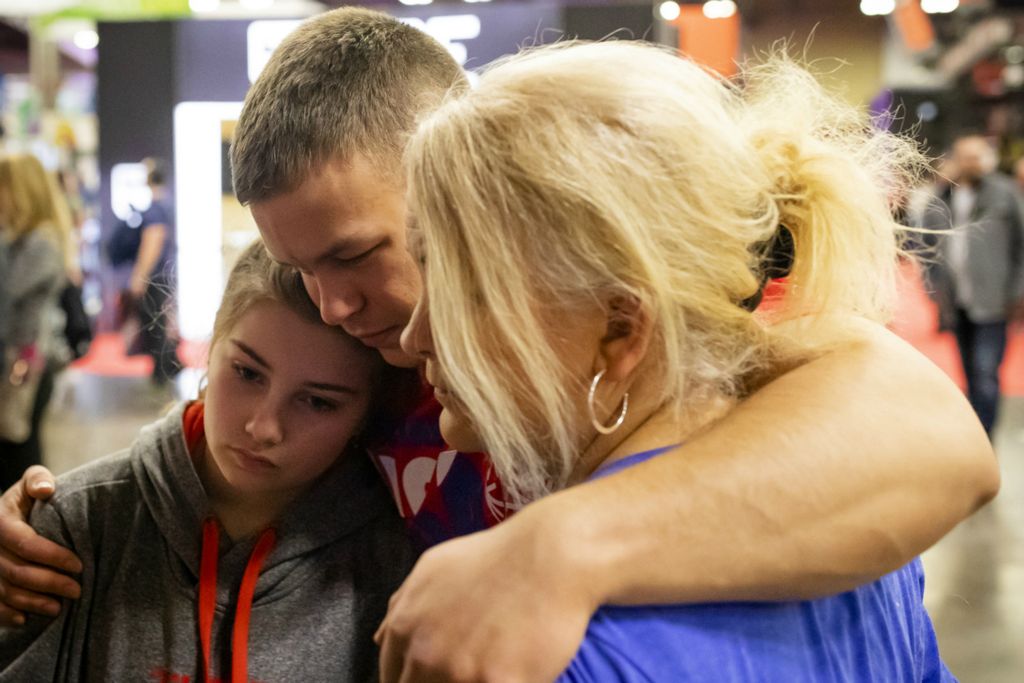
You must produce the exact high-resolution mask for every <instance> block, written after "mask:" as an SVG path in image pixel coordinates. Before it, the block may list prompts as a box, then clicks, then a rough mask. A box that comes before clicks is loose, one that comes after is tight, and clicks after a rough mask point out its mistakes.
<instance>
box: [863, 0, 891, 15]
mask: <svg viewBox="0 0 1024 683" xmlns="http://www.w3.org/2000/svg"><path fill="white" fill-rule="evenodd" d="M895 9H896V0H860V11H861V14H866V15H867V16H869V17H882V16H885V15H886V14H892V13H893V11H894V10H895Z"/></svg>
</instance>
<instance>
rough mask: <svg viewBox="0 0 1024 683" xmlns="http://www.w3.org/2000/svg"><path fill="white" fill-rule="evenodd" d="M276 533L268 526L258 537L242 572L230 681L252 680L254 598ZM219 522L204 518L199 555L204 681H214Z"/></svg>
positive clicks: (200, 623)
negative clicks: (211, 670) (251, 621)
mask: <svg viewBox="0 0 1024 683" xmlns="http://www.w3.org/2000/svg"><path fill="white" fill-rule="evenodd" d="M276 541H277V535H276V534H275V533H274V530H273V529H266V530H264V531H263V533H261V534H260V537H259V538H258V539H257V540H256V545H255V547H254V548H253V549H252V554H251V555H250V556H249V561H248V563H247V564H246V566H245V573H244V574H243V575H242V585H241V587H240V588H239V590H238V607H237V609H236V610H235V623H234V626H233V629H232V633H231V682H232V683H248V680H249V621H250V619H251V617H252V599H253V595H254V594H255V592H256V581H257V580H258V579H259V576H260V571H261V570H262V569H263V563H264V562H265V561H266V559H267V557H268V556H269V555H270V552H271V551H272V550H273V549H274V544H275V543H276ZM219 542H220V526H219V525H218V524H217V520H216V519H214V518H212V517H210V518H208V519H207V520H206V521H204V522H203V548H202V554H201V555H200V559H199V642H200V647H201V649H202V653H203V682H204V683H211V681H213V677H212V676H211V675H210V661H211V654H210V641H211V635H212V633H213V616H214V612H215V610H216V608H217V563H218V560H219V559H220V556H219V550H218V545H219Z"/></svg>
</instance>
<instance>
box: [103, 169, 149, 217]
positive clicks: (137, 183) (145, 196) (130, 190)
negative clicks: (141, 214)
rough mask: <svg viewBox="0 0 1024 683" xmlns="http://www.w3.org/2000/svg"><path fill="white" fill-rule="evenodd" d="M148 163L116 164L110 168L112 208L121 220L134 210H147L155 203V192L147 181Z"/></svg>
mask: <svg viewBox="0 0 1024 683" xmlns="http://www.w3.org/2000/svg"><path fill="white" fill-rule="evenodd" d="M147 175H148V172H147V170H146V165H145V164H142V163H139V162H132V163H129V164H114V167H113V168H111V169H110V208H111V209H113V211H114V215H115V216H117V217H118V218H120V219H121V220H128V217H129V216H130V215H131V214H132V213H133V210H134V211H145V210H146V209H148V208H149V205H150V204H152V203H153V192H152V191H151V190H150V189H149V184H148V183H147V182H146V176H147Z"/></svg>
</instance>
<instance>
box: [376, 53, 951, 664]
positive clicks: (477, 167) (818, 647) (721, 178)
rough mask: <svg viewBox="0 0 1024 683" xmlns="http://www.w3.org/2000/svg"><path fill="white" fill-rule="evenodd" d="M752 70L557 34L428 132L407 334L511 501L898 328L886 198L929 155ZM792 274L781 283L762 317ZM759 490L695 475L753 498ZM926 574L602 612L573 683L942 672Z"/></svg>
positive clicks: (451, 105)
mask: <svg viewBox="0 0 1024 683" xmlns="http://www.w3.org/2000/svg"><path fill="white" fill-rule="evenodd" d="M742 82H743V87H742V89H739V88H734V87H732V86H730V85H729V84H728V83H724V82H722V81H719V80H717V79H716V78H714V77H712V76H711V75H709V74H707V73H705V72H704V71H702V70H701V69H700V68H699V67H697V66H695V65H694V64H691V63H689V62H687V61H684V60H682V59H679V58H677V57H676V56H674V55H671V54H669V53H667V52H663V51H661V50H659V49H657V48H654V47H650V46H643V45H640V44H635V43H628V42H615V43H612V42H609V43H598V44H587V43H580V44H565V45H560V46H557V47H550V48H542V49H538V50H535V51H530V52H527V53H525V54H522V55H519V56H517V57H514V58H511V59H509V60H508V61H506V62H504V63H502V64H500V65H499V66H497V67H495V68H493V69H491V70H489V71H488V72H486V73H485V74H484V76H483V77H482V79H481V82H480V85H479V87H478V88H477V89H476V90H474V91H472V92H470V93H467V94H465V95H462V96H459V97H455V98H453V99H452V100H451V101H449V102H448V103H447V104H446V105H445V106H444V107H442V108H441V109H440V110H439V111H438V112H437V113H435V114H434V115H432V116H431V117H429V118H428V119H427V120H426V121H425V122H424V123H423V124H422V125H421V127H420V129H419V132H418V133H417V135H416V136H415V138H414V139H413V141H412V143H411V147H410V150H409V152H408V155H409V156H408V159H409V166H408V168H409V171H408V178H409V192H410V200H411V209H412V212H413V215H414V216H415V217H416V219H417V222H418V230H417V231H418V233H419V237H420V240H421V244H420V246H419V249H421V251H422V255H423V263H424V271H425V276H426V288H425V293H424V295H423V297H422V299H421V301H420V304H419V307H418V309H417V313H416V315H415V316H414V319H413V321H412V322H411V323H410V325H409V327H408V328H407V329H406V331H405V335H404V338H403V345H404V346H405V348H406V350H407V351H409V352H411V353H417V354H419V355H420V356H422V357H423V358H424V359H425V360H426V374H427V378H428V379H429V381H430V382H431V384H433V386H434V387H435V392H436V394H437V396H438V399H439V400H440V402H441V404H442V405H443V407H444V412H443V413H442V416H441V428H442V431H443V433H444V435H445V437H446V438H447V440H448V441H449V442H450V443H451V445H452V446H453V447H456V448H459V449H460V450H467V451H470V450H478V449H486V450H487V452H488V453H490V455H491V457H492V458H493V461H494V464H495V467H496V468H497V469H498V471H499V473H500V476H501V478H502V480H503V483H504V484H505V485H506V487H507V490H508V491H509V492H510V494H511V495H512V496H514V497H515V498H516V499H517V500H518V501H520V502H530V501H533V500H536V499H538V498H540V497H542V496H545V495H547V494H550V493H553V492H556V491H558V490H559V489H562V488H565V487H569V486H575V485H584V486H585V485H587V484H586V482H588V481H590V480H593V479H595V478H599V477H604V476H614V475H615V474H616V472H618V471H621V470H622V469H625V468H628V467H630V466H632V465H634V464H636V463H639V462H641V461H645V460H651V459H657V458H665V459H671V458H672V457H673V453H672V451H673V449H674V448H675V447H676V446H678V445H679V444H681V443H682V442H684V441H686V440H687V439H689V438H690V437H692V436H693V435H695V434H697V433H699V432H700V431H701V430H702V429H704V428H706V427H707V426H709V425H710V424H712V423H714V422H715V421H716V420H718V419H719V418H721V417H722V416H723V415H725V414H726V413H728V412H729V411H730V410H732V409H733V408H734V407H735V406H736V405H737V403H738V402H739V401H740V400H741V399H742V398H743V397H744V396H746V395H747V394H749V393H751V392H752V391H753V390H754V389H756V388H757V387H758V386H760V385H761V384H763V383H764V382H766V381H768V380H770V379H771V378H772V377H774V376H776V375H778V374H780V373H781V372H783V371H785V370H786V369H787V368H789V367H791V366H792V365H794V364H797V363H800V362H802V361H804V360H806V359H807V358H808V357H812V356H814V355H815V354H817V353H819V352H821V351H823V350H824V349H826V348H827V347H828V346H829V345H830V344H832V343H834V342H837V341H839V340H842V339H845V338H847V337H848V335H849V334H850V331H849V327H850V326H851V325H853V324H854V323H853V321H854V320H855V319H856V318H857V317H866V318H870V319H874V320H882V319H884V318H885V316H886V314H887V311H888V306H889V304H890V302H891V299H892V295H893V276H894V267H895V264H896V257H897V244H898V243H899V240H898V235H897V232H898V226H896V225H895V224H894V222H893V221H892V219H891V216H890V207H889V206H888V205H887V201H886V199H885V198H886V196H887V195H888V190H889V189H891V188H892V187H893V186H896V187H900V186H903V185H904V184H905V183H907V182H909V180H911V178H912V176H913V175H914V173H915V171H916V168H917V167H918V166H919V163H920V159H919V157H918V155H917V152H916V151H915V149H914V147H913V145H911V144H910V143H908V142H906V141H903V140H901V139H898V138H895V137H891V136H889V135H886V134H882V133H879V132H877V131H874V130H872V129H871V128H870V126H869V125H868V123H867V122H866V121H865V120H864V119H862V118H861V117H860V116H859V115H858V114H857V113H856V112H855V111H853V110H851V109H850V108H848V107H846V106H845V105H843V104H840V103H839V102H837V101H836V100H834V99H832V98H830V97H829V96H828V95H827V94H825V93H824V92H823V91H822V90H821V88H820V87H819V86H818V85H817V83H816V82H815V81H814V79H813V78H812V77H811V76H809V75H808V74H807V73H806V72H805V71H803V70H801V69H800V68H798V67H796V66H794V65H792V64H791V63H788V62H787V61H786V60H785V59H783V58H776V59H771V60H768V61H767V63H765V64H763V65H761V66H755V67H752V68H750V69H748V70H746V71H745V72H744V73H743V76H742ZM790 262H791V263H790ZM790 266H791V268H790ZM781 272H788V273H789V278H788V284H787V286H786V290H785V293H784V295H783V297H782V298H781V300H780V301H777V302H774V305H773V306H771V307H770V309H771V311H772V312H771V314H770V315H769V314H766V313H763V312H762V313H757V312H755V310H754V309H756V304H757V301H758V300H759V297H760V293H761V291H762V289H763V286H764V282H765V279H766V277H767V276H768V275H778V274H781ZM869 427H870V426H869V425H865V428H869ZM765 429H771V425H765ZM581 453H582V455H580V454H581ZM764 457H765V458H785V453H765V454H764ZM850 467H851V470H852V469H853V468H856V467H857V463H855V462H851V463H850ZM773 483H774V482H773ZM738 484H739V485H738ZM758 484H759V482H757V481H756V480H754V479H751V480H750V481H744V482H734V481H730V482H718V481H714V480H712V479H709V480H706V481H703V482H702V483H701V484H700V485H701V486H707V487H716V486H729V487H734V488H733V490H736V491H737V492H738V495H737V497H736V500H735V505H736V506H737V507H741V506H747V505H752V504H756V501H757V498H758V495H759V494H758V492H759V490H762V489H759V485H758ZM765 489H768V490H771V487H767V486H766V487H765ZM821 494H822V493H821V492H818V491H806V496H807V497H808V499H813V498H814V497H815V496H817V495H821ZM638 495H640V494H638ZM680 505H685V501H680ZM702 513H706V511H694V515H693V518H694V523H695V524H697V523H699V519H700V514H702ZM714 514H721V515H728V514H729V510H727V509H726V510H718V511H714ZM771 524H772V521H771V520H766V522H765V530H764V533H766V534H770V533H772V529H771ZM581 532H582V530H581ZM721 541H722V543H737V542H742V537H737V538H735V539H733V538H722V539H721ZM813 552H814V549H813V548H808V553H813ZM709 580H711V581H713V577H709ZM922 581H923V575H922V572H921V567H920V564H919V562H917V561H914V562H912V563H911V564H910V565H907V566H905V567H903V568H901V569H899V570H897V571H895V572H894V573H892V574H889V575H887V576H884V577H883V578H881V579H880V580H878V581H876V582H874V583H871V584H868V585H865V586H862V587H860V588H858V589H856V590H853V591H851V592H848V593H844V594H841V595H838V596H834V597H829V598H824V599H818V600H808V601H803V602H782V603H761V604H748V603H724V604H717V605H715V604H705V605H688V606H687V605H657V606H653V607H604V608H602V609H600V610H598V612H597V613H596V614H595V616H594V617H593V619H592V620H591V622H590V624H589V626H588V628H587V633H586V636H585V638H584V640H583V644H582V647H581V648H580V650H579V651H578V653H577V655H576V658H575V659H574V660H573V662H572V663H571V665H570V666H569V668H568V669H567V670H566V671H565V673H564V674H563V677H562V678H563V680H567V681H611V680H624V681H633V680H637V681H639V680H644V681H649V680H654V681H690V680H714V681H755V680H758V681H759V680H784V681H827V680H879V681H881V680H900V681H924V680H946V679H949V678H951V676H950V674H949V672H948V671H947V670H946V669H945V667H944V665H943V664H942V662H941V660H940V659H939V656H938V651H937V647H936V641H935V636H934V633H933V631H932V627H931V623H930V621H929V619H928V616H927V614H926V613H925V611H924V609H923V607H922V605H921V597H922V596H921V589H922ZM403 597H404V596H403V595H402V593H401V592H400V593H399V596H398V597H397V598H396V601H397V602H401V601H402V600H403ZM649 601H650V602H651V603H659V601H660V598H659V595H658V594H657V592H656V591H652V592H651V593H650V597H649ZM385 626H386V627H387V623H386V624H385ZM384 632H385V634H386V632H387V628H385V629H384ZM383 673H384V679H385V680H392V679H393V678H392V675H391V674H392V673H393V672H389V671H384V672H383Z"/></svg>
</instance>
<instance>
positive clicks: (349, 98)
mask: <svg viewBox="0 0 1024 683" xmlns="http://www.w3.org/2000/svg"><path fill="white" fill-rule="evenodd" d="M465 83H466V79H465V75H464V74H463V73H462V69H461V68H460V67H459V65H458V64H457V63H456V62H455V60H454V59H453V58H452V57H451V55H450V54H448V51H447V50H445V49H444V48H443V47H442V46H441V45H440V44H439V43H438V42H437V41H435V40H434V39H433V38H431V37H430V36H428V35H427V34H425V33H423V32H421V31H419V30H417V29H415V28H413V27H411V26H409V25H407V24H403V23H402V22H400V21H398V20H396V19H395V18H394V17H390V16H388V15H386V14H383V13H380V12H374V11H370V10H364V9H356V8H352V7H345V8H341V9H337V10H333V11H331V12H326V13H324V14H322V15H320V16H318V17H315V18H313V19H310V20H309V21H307V22H306V23H304V24H303V25H301V26H300V27H299V28H298V29H296V30H295V31H294V32H293V33H292V34H291V35H289V36H288V38H286V39H285V41H284V42H283V43H281V45H280V46H279V47H278V48H277V50H276V51H275V52H274V54H273V55H272V56H271V58H270V61H269V62H268V64H267V66H266V69H264V71H263V73H262V74H261V75H260V77H259V78H258V79H256V82H255V83H254V84H253V86H252V88H251V89H250V90H249V94H248V95H247V96H246V98H245V106H244V107H243V108H242V114H241V116H240V117H239V120H238V127H237V128H236V130H235V139H234V142H233V144H232V146H231V168H232V174H233V181H234V189H235V195H236V196H237V197H238V200H239V201H240V202H241V203H242V204H248V203H250V202H255V201H260V200H264V199H270V198H271V197H274V196H275V195H278V194H281V193H283V192H288V191H290V190H293V189H295V188H296V187H298V186H299V185H300V184H301V183H302V182H303V181H304V180H305V179H306V177H307V176H308V175H309V173H310V172H311V171H312V170H313V169H315V168H316V167H318V166H320V165H321V164H323V163H325V162H327V161H329V160H331V159H334V158H337V157H340V158H349V157H351V156H352V155H353V154H355V153H361V154H363V155H365V156H366V157H367V158H368V159H370V160H371V161H372V162H374V163H375V164H377V165H378V166H380V167H381V169H382V170H385V171H387V172H394V171H396V170H397V168H398V164H399V162H400V161H401V155H402V150H403V148H404V147H405V143H406V140H407V139H408V137H409V135H410V134H411V133H412V131H413V129H414V128H415V126H416V123H417V121H418V120H419V117H420V116H421V115H422V114H423V113H425V112H427V111H429V110H431V109H433V108H434V107H436V106H437V105H439V104H440V102H441V100H442V99H443V98H444V96H445V94H446V93H447V92H448V90H449V89H450V88H451V87H452V86H454V85H460V86H461V85H463V84H465Z"/></svg>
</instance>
